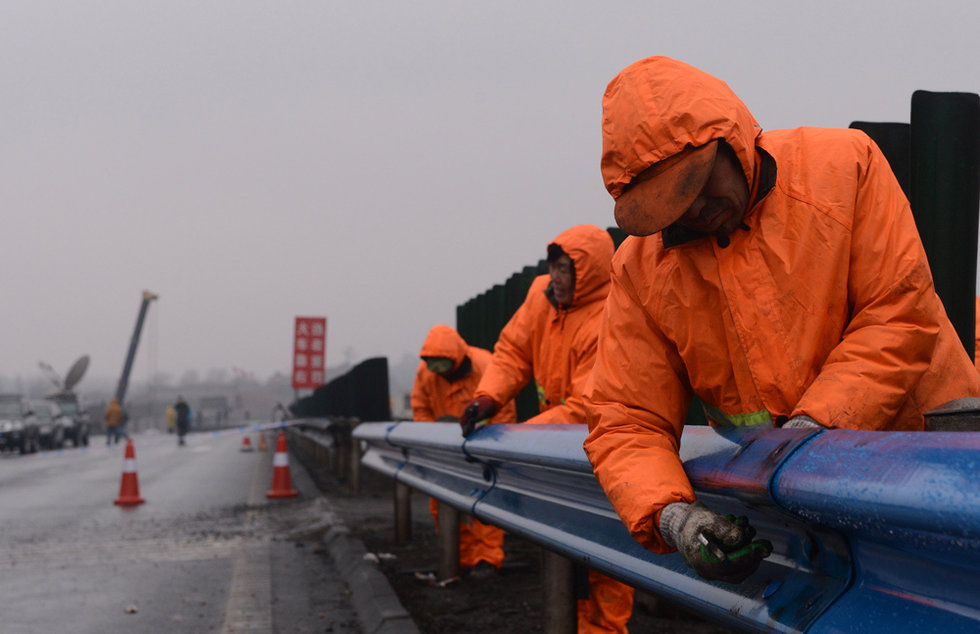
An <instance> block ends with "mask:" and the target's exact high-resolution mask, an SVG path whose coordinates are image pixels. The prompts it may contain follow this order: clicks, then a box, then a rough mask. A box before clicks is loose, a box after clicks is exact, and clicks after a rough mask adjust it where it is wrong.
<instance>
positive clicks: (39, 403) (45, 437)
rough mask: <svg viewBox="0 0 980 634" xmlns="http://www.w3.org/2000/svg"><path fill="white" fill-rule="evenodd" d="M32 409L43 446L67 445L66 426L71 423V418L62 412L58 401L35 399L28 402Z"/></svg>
mask: <svg viewBox="0 0 980 634" xmlns="http://www.w3.org/2000/svg"><path fill="white" fill-rule="evenodd" d="M28 407H30V411H31V412H32V413H33V414H34V417H35V418H36V419H37V427H38V432H39V434H40V438H41V448H43V449H61V448H62V447H64V446H65V428H66V427H67V426H68V425H69V424H70V422H69V418H68V417H67V416H65V415H64V414H62V413H61V408H60V407H58V404H57V403H54V402H52V401H48V400H43V399H39V400H33V401H30V402H29V404H28Z"/></svg>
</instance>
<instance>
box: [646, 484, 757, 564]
mask: <svg viewBox="0 0 980 634" xmlns="http://www.w3.org/2000/svg"><path fill="white" fill-rule="evenodd" d="M660 534H661V535H662V536H663V538H664V541H666V542H667V544H668V545H670V546H672V547H674V548H676V549H677V550H678V551H679V552H680V553H681V557H683V559H684V562H685V563H687V565H688V566H690V567H691V568H693V569H694V571H695V572H696V573H698V574H699V575H701V576H702V577H703V578H705V579H710V580H715V581H725V582H727V583H741V582H742V581H743V580H745V578H746V577H748V576H749V575H751V574H752V573H753V572H755V571H756V569H758V567H759V564H760V563H761V562H762V560H763V559H765V558H766V557H768V556H769V555H770V554H772V544H771V543H770V542H769V541H768V540H764V539H761V540H757V541H752V538H753V537H755V529H754V528H752V527H751V526H749V521H748V519H747V518H745V517H738V518H735V517H733V516H731V515H720V514H718V513H715V512H714V511H712V510H711V509H709V508H708V507H706V506H705V505H704V504H701V503H700V502H695V503H693V504H688V503H686V502H675V503H673V504H668V505H667V506H666V507H664V510H663V511H662V512H661V513H660Z"/></svg>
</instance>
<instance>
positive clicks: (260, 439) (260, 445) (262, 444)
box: [259, 432, 267, 451]
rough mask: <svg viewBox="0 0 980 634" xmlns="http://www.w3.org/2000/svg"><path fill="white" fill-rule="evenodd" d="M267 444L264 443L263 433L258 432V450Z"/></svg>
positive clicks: (262, 449)
mask: <svg viewBox="0 0 980 634" xmlns="http://www.w3.org/2000/svg"><path fill="white" fill-rule="evenodd" d="M266 449H267V446H266V444H265V434H263V433H262V432H259V451H265V450H266Z"/></svg>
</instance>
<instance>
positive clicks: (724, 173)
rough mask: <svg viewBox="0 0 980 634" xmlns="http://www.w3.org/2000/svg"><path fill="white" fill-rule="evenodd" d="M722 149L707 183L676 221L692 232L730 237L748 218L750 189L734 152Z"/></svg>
mask: <svg viewBox="0 0 980 634" xmlns="http://www.w3.org/2000/svg"><path fill="white" fill-rule="evenodd" d="M723 148H724V149H719V151H718V156H717V157H716V158H715V163H714V166H713V167H712V169H711V175H710V176H708V182H707V183H705V185H704V188H702V189H701V193H700V194H698V197H697V198H695V199H694V202H693V203H691V206H690V207H688V208H687V211H686V212H685V213H684V215H683V216H681V217H680V219H678V221H677V222H678V223H679V224H681V225H683V226H685V227H687V228H689V229H694V230H695V231H700V232H702V233H711V234H715V235H728V234H729V233H731V232H733V231H735V229H736V228H738V226H739V225H740V224H741V223H742V218H744V217H745V211H746V208H747V207H748V204H749V186H748V184H747V183H746V181H745V175H744V174H743V173H742V168H741V166H740V165H739V163H738V160H737V159H736V157H735V154H734V152H733V151H731V149H730V148H728V147H727V146H724V145H723ZM726 150H727V151H726Z"/></svg>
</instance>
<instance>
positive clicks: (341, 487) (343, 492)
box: [298, 455, 732, 634]
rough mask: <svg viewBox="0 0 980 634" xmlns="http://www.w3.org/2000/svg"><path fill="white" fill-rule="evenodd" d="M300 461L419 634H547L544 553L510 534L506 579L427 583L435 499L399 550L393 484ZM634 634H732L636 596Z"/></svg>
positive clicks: (417, 510) (416, 504)
mask: <svg viewBox="0 0 980 634" xmlns="http://www.w3.org/2000/svg"><path fill="white" fill-rule="evenodd" d="M310 458H311V457H310V456H302V455H300V456H298V459H299V460H301V461H302V463H303V465H304V467H305V468H306V470H307V472H308V473H309V475H310V477H311V478H312V479H313V481H314V482H315V483H316V485H317V487H318V488H319V489H320V491H321V492H322V494H323V495H324V496H325V497H326V498H327V500H328V501H329V507H330V510H331V511H332V512H333V513H336V514H337V515H338V516H339V517H340V518H341V519H342V521H343V523H344V525H345V526H346V527H347V528H348V529H349V531H350V537H352V538H356V539H358V540H360V541H361V542H362V543H363V544H364V547H365V549H366V550H367V551H368V552H369V553H373V554H374V555H375V556H376V557H377V559H378V564H377V565H378V567H379V570H381V571H382V572H383V573H384V575H385V577H386V578H387V579H388V582H389V583H390V584H391V587H392V588H393V589H394V591H395V593H396V594H397V596H398V599H399V600H400V602H401V604H402V605H403V606H404V608H405V609H406V610H407V611H408V612H409V613H410V614H411V616H412V618H413V620H414V621H415V624H416V626H417V627H418V629H419V631H420V632H423V633H425V634H449V633H457V632H462V631H465V632H467V633H468V634H490V633H496V632H540V631H543V628H542V586H541V549H540V547H538V546H537V545H536V544H533V543H531V542H528V541H526V540H523V539H521V538H518V537H515V536H513V535H510V534H508V535H507V536H506V538H505V542H504V550H505V553H506V556H505V559H504V564H503V567H502V568H501V570H500V573H499V574H497V575H496V576H494V577H491V578H488V579H474V578H469V577H468V576H467V575H466V574H465V573H464V574H463V575H462V576H461V578H460V579H459V580H458V581H455V582H452V583H449V584H447V585H445V586H439V585H437V584H434V583H432V582H430V581H428V580H426V579H425V577H426V575H427V573H434V572H435V569H436V566H437V564H438V552H439V550H438V542H437V539H436V535H435V530H434V527H433V522H432V518H431V516H430V515H429V511H428V498H427V497H426V496H424V495H421V494H419V493H417V492H416V493H413V495H412V538H411V539H410V540H409V541H408V542H407V543H405V544H400V545H397V544H396V543H395V521H394V508H395V504H394V483H393V481H392V480H391V479H390V478H388V477H387V476H384V475H382V474H380V473H378V472H376V471H373V470H371V469H366V468H365V469H362V472H361V478H360V480H361V481H360V487H359V490H358V492H357V493H355V492H353V491H352V490H351V487H350V485H349V482H348V481H347V480H346V479H345V478H340V477H338V476H337V475H336V473H334V469H332V468H330V466H329V465H325V464H317V463H316V462H315V461H313V460H311V459H310ZM629 631H630V632H637V633H639V632H644V633H646V632H650V633H660V632H664V633H666V632H671V633H678V634H721V633H725V632H731V631H732V630H731V629H729V628H727V627H724V626H720V625H717V624H714V623H709V622H705V621H704V620H702V619H700V618H699V617H697V616H696V615H693V614H690V613H689V612H686V611H684V610H682V609H680V608H679V607H677V606H675V605H673V604H671V603H669V602H667V601H666V600H663V599H660V598H658V597H656V596H654V595H652V594H649V593H646V592H637V594H636V600H635V604H634V609H633V617H632V619H631V620H630V622H629Z"/></svg>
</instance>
